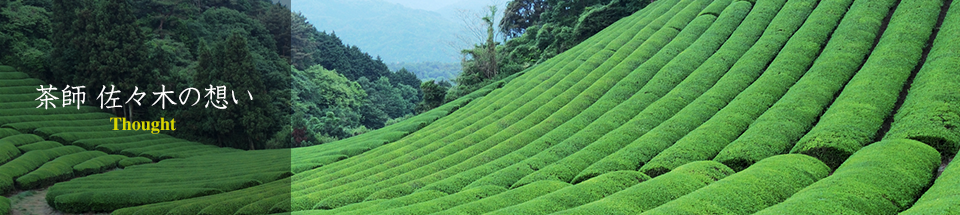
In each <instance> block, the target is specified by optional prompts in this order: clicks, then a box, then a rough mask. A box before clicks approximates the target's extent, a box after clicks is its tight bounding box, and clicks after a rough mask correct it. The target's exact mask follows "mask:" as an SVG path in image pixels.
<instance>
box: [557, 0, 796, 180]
mask: <svg viewBox="0 0 960 215" xmlns="http://www.w3.org/2000/svg"><path fill="white" fill-rule="evenodd" d="M784 7H785V8H786V9H785V10H781V11H782V12H781V13H779V15H777V17H776V18H775V20H773V21H772V23H771V24H770V25H772V26H770V27H768V28H767V30H766V31H765V32H764V35H763V36H761V39H760V40H758V41H757V43H758V44H757V45H755V46H754V47H755V48H751V50H749V53H744V56H743V57H742V59H743V60H742V62H743V63H739V64H740V65H736V64H735V65H734V67H731V70H733V71H728V72H727V73H730V72H733V73H731V74H734V75H733V76H732V77H738V76H739V75H735V74H738V73H741V72H742V73H744V74H746V75H744V76H748V75H749V74H753V75H754V76H755V75H758V74H757V73H760V72H761V71H760V70H762V68H763V66H762V65H765V64H767V63H768V62H770V61H771V60H773V59H772V58H773V53H776V52H778V51H779V49H780V48H782V47H783V46H784V45H783V43H785V41H786V40H787V39H789V38H790V35H792V34H793V32H795V31H797V29H798V28H800V24H801V22H800V21H799V20H802V19H798V17H807V16H808V15H809V13H810V10H812V9H813V2H812V1H793V2H791V4H789V5H785V6H784ZM772 75H773V74H771V75H767V76H772ZM738 78H739V77H738ZM775 78H777V77H767V78H763V76H761V77H760V78H758V79H757V80H755V81H754V82H756V83H761V84H757V85H753V84H751V85H750V87H747V88H746V89H745V90H743V92H740V93H739V94H738V95H737V97H741V99H736V98H734V99H733V100H732V101H731V102H730V103H729V104H727V105H726V106H725V107H724V108H723V109H721V110H716V108H717V107H713V109H714V110H715V111H718V112H717V113H716V115H715V116H713V117H712V118H710V120H708V121H706V122H705V123H704V124H702V125H700V126H699V127H697V128H696V129H695V130H693V131H690V132H689V133H686V134H684V133H683V132H680V134H678V135H686V136H684V137H683V138H681V139H680V140H678V141H677V142H676V144H674V145H676V146H678V147H679V146H683V145H686V144H696V148H697V149H696V150H698V151H704V153H692V152H690V153H683V154H684V155H692V156H697V155H701V154H708V153H710V151H709V150H710V149H711V148H712V147H715V146H711V145H712V144H717V143H716V142H719V141H722V140H723V139H721V138H723V137H726V138H735V137H736V136H735V135H736V134H735V133H733V132H734V131H735V130H733V129H731V126H732V125H735V124H732V122H729V121H727V120H743V119H744V118H743V117H724V116H725V115H726V114H736V115H743V114H745V113H744V111H743V110H753V109H756V108H757V107H752V106H751V108H752V109H743V108H740V107H738V106H739V105H744V106H746V105H754V104H755V103H747V104H737V103H741V102H744V103H745V102H756V101H757V100H753V99H743V97H747V96H752V94H760V92H762V91H761V90H764V89H767V87H774V86H766V85H765V84H762V83H767V82H766V81H765V80H763V79H771V80H775ZM747 81H749V79H747ZM724 82H726V81H725V80H724ZM720 84H723V85H720V86H725V85H726V83H720ZM731 88H732V87H731ZM751 88H763V89H751ZM724 90H729V88H728V89H724ZM751 91H757V92H751ZM727 93H730V94H735V93H738V92H727ZM712 94H714V93H710V94H707V97H705V98H704V99H710V98H714V97H712ZM768 99H769V98H768ZM696 104H702V103H696ZM689 107H690V108H695V109H687V112H684V113H685V114H687V115H689V114H691V113H697V114H700V113H702V112H700V111H699V110H700V109H699V108H698V106H689ZM708 108H709V107H708ZM685 109H686V108H685ZM704 109H707V108H704ZM724 110H727V111H724ZM681 111H683V110H681ZM725 112H730V113H725ZM678 113H679V112H678ZM680 117H682V116H680ZM678 120H679V119H678ZM669 121H676V120H669V119H668V121H665V122H668V123H671V124H673V122H669ZM714 121H720V122H714ZM711 124H713V125H711ZM665 125H667V124H665ZM669 127H673V126H669ZM667 128H668V126H664V127H663V128H661V129H657V128H654V129H655V130H656V131H657V133H649V132H648V134H650V135H644V136H641V137H639V138H637V139H635V140H634V141H633V143H630V144H629V145H627V146H625V147H623V148H621V149H619V151H617V152H615V153H612V154H610V155H608V156H607V157H604V158H603V159H601V160H599V161H597V162H595V163H593V164H591V166H590V167H587V168H586V169H584V170H583V171H581V172H580V173H579V175H578V176H577V179H575V181H582V180H585V179H587V178H590V177H593V176H596V175H600V174H603V173H605V172H610V171H616V170H627V169H636V168H638V167H641V164H642V162H646V161H648V160H649V159H652V158H653V157H655V156H656V155H658V154H657V153H659V152H660V151H661V150H666V149H668V148H665V147H669V145H665V144H671V142H673V141H662V140H660V139H659V138H661V137H658V136H660V135H664V136H665V135H668V133H667V132H663V131H662V130H664V129H667ZM733 128H739V127H733ZM719 130H723V131H724V132H722V133H721V132H718V131H719ZM624 133H628V134H629V133H633V132H629V130H627V132H624ZM700 135H709V136H700ZM729 136H733V137H729ZM687 141H690V142H687ZM708 141H709V142H708ZM654 147H655V148H659V150H647V149H650V148H654ZM717 151H719V149H717ZM714 153H715V152H714ZM670 154H673V152H668V153H666V154H664V156H667V155H670ZM705 159H708V158H696V159H690V160H681V162H677V163H678V164H677V166H679V165H682V164H684V163H686V162H690V161H696V160H705ZM643 170H644V171H645V173H647V174H651V175H659V173H658V172H654V171H649V170H648V169H643Z"/></svg>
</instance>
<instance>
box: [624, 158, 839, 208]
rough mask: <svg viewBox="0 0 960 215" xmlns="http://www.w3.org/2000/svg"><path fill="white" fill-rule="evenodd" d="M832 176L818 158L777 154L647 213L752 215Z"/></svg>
mask: <svg viewBox="0 0 960 215" xmlns="http://www.w3.org/2000/svg"><path fill="white" fill-rule="evenodd" d="M829 174H830V167H827V165H825V164H823V162H820V161H819V160H817V159H816V158H814V157H810V156H807V155H798V154H789V155H777V156H773V157H770V158H767V159H763V160H761V161H760V162H757V163H756V164H754V165H753V166H750V167H749V168H747V169H744V170H743V171H740V172H738V173H736V174H733V175H730V176H727V177H726V178H723V179H720V180H719V181H717V182H714V183H711V184H710V185H707V186H706V187H704V188H701V189H698V190H697V191H694V192H692V193H690V194H687V195H684V196H681V197H680V198H677V199H676V200H673V201H670V202H667V203H666V204H663V205H661V206H660V207H657V208H654V209H651V210H649V211H646V212H644V213H643V214H664V213H667V214H751V213H755V212H757V211H760V210H762V209H764V208H766V207H769V206H772V205H775V204H777V203H780V202H781V201H783V200H784V199H787V197H790V196H791V195H793V194H794V193H795V192H797V191H799V190H801V189H803V188H804V187H807V186H808V185H810V184H813V183H814V182H816V181H818V180H820V179H822V178H824V177H827V175H829Z"/></svg>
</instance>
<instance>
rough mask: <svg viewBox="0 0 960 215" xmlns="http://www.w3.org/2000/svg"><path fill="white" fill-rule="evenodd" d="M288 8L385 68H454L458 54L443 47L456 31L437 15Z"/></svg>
mask: <svg viewBox="0 0 960 215" xmlns="http://www.w3.org/2000/svg"><path fill="white" fill-rule="evenodd" d="M393 1H403V0H393ZM427 2H429V1H427ZM292 5H293V7H292V9H293V10H294V11H300V12H301V13H303V15H304V16H305V17H307V20H308V22H310V23H312V24H313V25H314V26H316V27H317V30H320V31H326V32H328V33H331V32H334V33H336V35H337V37H340V38H341V39H342V40H343V42H344V43H346V44H349V45H356V46H357V47H359V48H360V49H361V50H364V51H366V52H368V53H369V54H370V55H371V56H380V57H381V58H382V59H383V62H385V63H395V62H447V63H450V62H459V58H458V57H459V54H458V53H459V48H457V49H455V48H451V47H450V46H449V45H447V44H448V42H450V41H455V40H456V37H455V36H454V34H455V33H456V32H457V30H456V29H459V28H460V27H459V26H458V24H457V23H456V22H453V21H452V20H450V19H449V18H447V17H444V16H442V15H441V14H439V13H437V12H432V11H426V10H418V9H411V8H409V7H405V6H402V5H400V4H395V3H390V2H386V1H384V0H324V1H313V0H293V1H292ZM461 48H463V47H461Z"/></svg>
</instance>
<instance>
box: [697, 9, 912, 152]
mask: <svg viewBox="0 0 960 215" xmlns="http://www.w3.org/2000/svg"><path fill="white" fill-rule="evenodd" d="M851 3H853V1H829V2H824V3H823V4H820V5H818V6H817V9H815V10H814V12H813V14H811V15H810V18H808V19H807V22H806V23H804V26H803V27H800V28H801V29H800V30H799V31H798V32H797V33H796V34H795V35H794V36H793V37H792V38H791V39H790V42H788V44H787V46H786V47H784V49H783V50H781V52H780V53H783V54H781V55H780V56H783V58H778V59H776V60H774V61H773V62H771V65H770V66H769V67H768V68H767V71H778V73H779V74H778V76H780V77H779V78H777V79H778V81H779V83H784V84H783V85H779V87H780V88H779V89H777V90H776V91H771V92H775V93H777V94H779V95H782V96H780V98H779V100H776V103H773V104H772V106H770V103H767V104H764V105H763V106H761V107H769V108H768V109H766V110H765V111H763V112H762V114H759V116H757V115H754V116H756V118H755V120H753V122H750V124H749V127H745V128H746V129H745V130H743V133H742V134H740V136H739V137H738V138H737V139H736V140H733V141H732V142H730V143H729V144H728V145H727V146H726V147H724V148H723V150H721V151H720V152H719V153H718V154H717V155H716V157H715V158H714V160H716V161H719V162H721V163H724V164H726V165H727V166H729V167H730V168H733V169H734V170H742V169H744V168H746V167H749V166H750V165H751V164H753V163H755V162H757V161H759V160H762V159H764V158H767V157H769V156H773V155H777V154H782V153H786V152H788V151H789V150H790V147H791V146H792V144H793V143H794V142H795V141H796V140H797V139H800V137H801V136H803V134H804V133H806V132H807V131H808V130H809V129H810V127H812V126H813V124H814V123H816V120H817V117H818V116H820V114H821V113H822V111H823V110H824V109H826V107H827V106H828V105H829V104H830V102H832V101H833V98H834V96H835V94H836V92H838V91H839V90H840V88H842V87H843V85H844V84H845V83H846V82H847V81H848V80H850V77H851V76H853V74H854V73H856V71H857V68H858V66H859V65H861V64H862V63H863V59H864V58H865V57H866V55H867V54H868V53H869V47H870V45H871V44H872V41H873V40H874V38H876V30H873V29H877V28H878V27H879V26H880V24H881V22H878V20H883V17H884V15H885V13H887V12H888V11H889V8H890V7H891V6H892V3H893V2H892V1H886V2H884V1H858V2H856V3H857V4H855V5H853V6H851ZM841 18H842V19H841ZM869 20H873V21H869ZM861 23H864V24H861ZM867 23H869V24H870V25H867ZM838 26H839V27H838ZM865 26H868V29H871V30H859V29H860V28H863V27H865ZM805 28H806V29H805ZM847 28H850V29H851V30H847ZM833 29H840V30H841V31H836V32H837V33H836V34H834V35H832V36H831V35H830V34H829V33H830V31H831V30H833ZM852 29H857V30H856V31H854V30H852ZM827 38H830V40H829V42H826V41H828V40H827ZM803 41H808V42H813V43H814V44H816V45H809V44H810V43H805V42H803ZM791 42H795V43H794V44H790V43H791ZM824 43H826V44H825V45H824ZM784 54H786V55H784ZM818 54H819V56H820V57H821V58H818V57H817V56H818ZM815 60H816V61H815ZM796 61H800V62H801V63H800V64H796ZM808 69H809V70H808ZM801 76H802V77H801ZM784 80H788V81H784ZM770 86H775V85H770ZM788 88H789V90H788Z"/></svg>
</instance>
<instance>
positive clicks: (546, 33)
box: [447, 0, 649, 100]
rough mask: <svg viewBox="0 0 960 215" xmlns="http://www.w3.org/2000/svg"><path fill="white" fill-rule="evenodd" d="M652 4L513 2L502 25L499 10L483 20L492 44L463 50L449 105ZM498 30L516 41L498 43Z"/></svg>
mask: <svg viewBox="0 0 960 215" xmlns="http://www.w3.org/2000/svg"><path fill="white" fill-rule="evenodd" d="M647 4H649V2H647V1H628V0H584V1H565V0H515V1H510V3H508V4H507V7H506V9H505V11H504V15H503V18H502V19H500V22H499V23H493V21H492V19H493V17H494V15H495V13H496V10H494V11H493V12H494V14H492V15H486V16H484V18H483V19H484V21H485V22H486V25H485V27H486V28H487V29H486V30H487V33H488V37H487V40H486V41H482V42H481V41H478V42H479V43H480V44H476V45H475V47H474V48H472V49H465V50H463V53H464V54H466V55H467V56H469V57H466V56H465V57H464V59H463V61H462V63H461V65H462V66H463V70H462V72H460V74H459V75H458V76H457V78H456V79H455V80H454V81H455V82H457V86H455V87H454V88H452V89H451V91H450V92H449V93H448V94H449V95H448V96H447V97H448V100H452V99H453V98H457V97H459V96H462V95H466V94H467V93H470V92H472V91H473V90H476V89H477V88H478V87H480V86H484V85H486V84H489V83H490V82H491V81H493V80H499V79H502V78H503V77H506V76H509V75H511V74H514V73H517V72H519V71H522V70H524V69H526V68H530V67H531V66H533V65H536V64H540V63H543V62H544V61H545V60H547V59H550V58H553V57H554V56H557V55H558V54H560V53H562V52H564V51H567V50H568V49H570V48H572V47H574V46H576V45H577V44H579V43H580V42H582V41H584V40H586V39H587V38H589V37H591V36H593V35H594V34H596V33H598V32H600V31H601V30H602V29H604V28H606V27H607V26H610V25H611V24H613V23H614V22H615V21H617V20H619V19H620V18H623V17H626V16H629V15H631V14H633V13H634V12H636V11H639V10H640V9H643V8H645V7H646V6H647ZM494 9H495V8H494ZM495 25H496V26H495ZM494 31H498V32H500V33H502V34H504V35H506V36H507V37H508V38H511V39H509V40H507V41H505V42H504V43H503V44H500V43H499V42H495V41H494V40H493V37H494V36H493V32H494Z"/></svg>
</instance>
